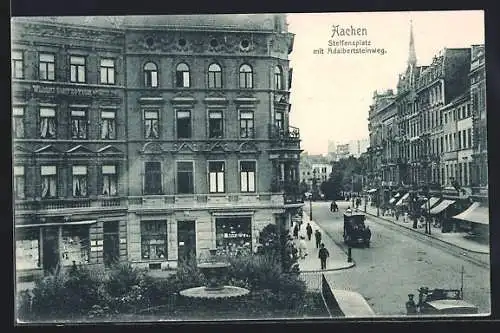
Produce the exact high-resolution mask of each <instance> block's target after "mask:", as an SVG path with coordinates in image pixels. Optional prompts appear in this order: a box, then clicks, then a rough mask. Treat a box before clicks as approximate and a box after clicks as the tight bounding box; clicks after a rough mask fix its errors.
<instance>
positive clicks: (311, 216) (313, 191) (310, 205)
mask: <svg viewBox="0 0 500 333" xmlns="http://www.w3.org/2000/svg"><path fill="white" fill-rule="evenodd" d="M315 191H316V169H313V178H312V188H311V196H310V197H309V221H312V219H313V208H312V197H313V195H314V193H315Z"/></svg>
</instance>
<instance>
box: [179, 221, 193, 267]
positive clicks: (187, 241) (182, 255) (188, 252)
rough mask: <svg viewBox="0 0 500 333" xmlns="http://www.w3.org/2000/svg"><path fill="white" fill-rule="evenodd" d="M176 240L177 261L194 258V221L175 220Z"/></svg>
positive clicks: (181, 261)
mask: <svg viewBox="0 0 500 333" xmlns="http://www.w3.org/2000/svg"><path fill="white" fill-rule="evenodd" d="M177 242H178V252H177V253H178V260H179V263H183V262H186V261H190V260H195V259H196V227H195V221H177Z"/></svg>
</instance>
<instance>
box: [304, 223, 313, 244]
mask: <svg viewBox="0 0 500 333" xmlns="http://www.w3.org/2000/svg"><path fill="white" fill-rule="evenodd" d="M306 232H307V240H309V241H310V240H311V236H312V233H313V228H312V227H311V225H310V224H309V223H307V226H306Z"/></svg>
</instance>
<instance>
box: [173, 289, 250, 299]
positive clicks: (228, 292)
mask: <svg viewBox="0 0 500 333" xmlns="http://www.w3.org/2000/svg"><path fill="white" fill-rule="evenodd" d="M249 292H250V291H249V290H248V289H245V288H240V287H234V286H220V287H218V288H217V289H211V288H207V287H194V288H189V289H185V290H181V291H180V294H181V295H182V296H185V297H192V298H205V299H215V298H233V297H241V296H245V295H247V294H248V293H249Z"/></svg>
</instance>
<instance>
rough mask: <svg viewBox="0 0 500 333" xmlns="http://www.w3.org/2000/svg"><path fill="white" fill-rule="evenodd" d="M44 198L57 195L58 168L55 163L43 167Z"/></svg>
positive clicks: (42, 194)
mask: <svg viewBox="0 0 500 333" xmlns="http://www.w3.org/2000/svg"><path fill="white" fill-rule="evenodd" d="M40 171H41V175H42V193H41V197H42V198H55V197H56V195H57V168H56V166H54V165H45V166H42V168H41V170H40Z"/></svg>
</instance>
